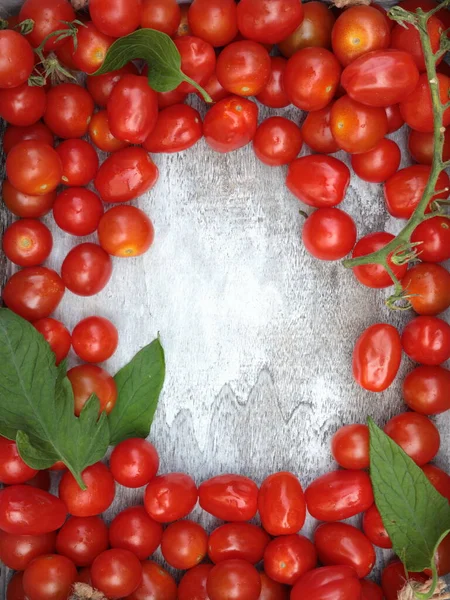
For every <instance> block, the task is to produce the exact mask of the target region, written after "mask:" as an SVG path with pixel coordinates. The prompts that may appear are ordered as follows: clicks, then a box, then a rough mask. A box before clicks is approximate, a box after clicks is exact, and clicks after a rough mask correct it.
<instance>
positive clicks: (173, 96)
mask: <svg viewBox="0 0 450 600" xmlns="http://www.w3.org/2000/svg"><path fill="white" fill-rule="evenodd" d="M144 71H145V67H144ZM144 71H143V72H142V74H144ZM214 77H215V74H214V73H213V74H212V75H211V77H210V79H208V84H209V82H210V81H211V78H214ZM217 83H218V85H220V84H219V82H217ZM206 86H207V84H205V85H204V86H202V87H203V88H204V89H205V90H206ZM220 87H221V88H222V86H220ZM207 91H208V90H207ZM224 91H225V90H224ZM225 95H226V96H228V92H226V93H225ZM157 96H158V108H159V110H162V109H163V108H167V107H168V106H173V105H174V104H183V102H184V101H185V100H186V98H187V97H188V94H185V93H184V92H180V90H178V88H175V89H174V90H172V91H171V92H158V93H157ZM198 97H199V98H201V99H202V100H203V96H202V95H201V94H199V96H198Z"/></svg>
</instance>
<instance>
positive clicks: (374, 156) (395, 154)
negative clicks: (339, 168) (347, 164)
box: [351, 138, 402, 183]
mask: <svg viewBox="0 0 450 600" xmlns="http://www.w3.org/2000/svg"><path fill="white" fill-rule="evenodd" d="M401 157H402V156H401V152H400V148H399V147H398V145H397V144H396V143H395V142H394V141H392V140H388V139H386V138H384V139H382V140H381V141H380V142H378V144H377V145H376V146H375V147H374V148H372V150H369V151H368V152H363V153H362V154H352V157H351V160H352V168H353V170H354V171H355V173H356V175H358V177H360V178H361V179H363V180H364V181H369V182H370V183H382V182H383V181H386V179H389V177H391V176H392V175H393V174H394V173H395V172H396V171H397V169H398V167H399V166H400V160H401Z"/></svg>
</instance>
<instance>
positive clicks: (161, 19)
mask: <svg viewBox="0 0 450 600" xmlns="http://www.w3.org/2000/svg"><path fill="white" fill-rule="evenodd" d="M180 20H181V10H180V6H179V4H177V1H176V0H143V1H142V5H141V27H148V28H150V29H156V30H157V31H162V32H163V33H167V35H170V36H173V35H175V33H176V31H177V29H178V26H179V24H180Z"/></svg>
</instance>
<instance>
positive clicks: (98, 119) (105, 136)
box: [89, 110, 129, 152]
mask: <svg viewBox="0 0 450 600" xmlns="http://www.w3.org/2000/svg"><path fill="white" fill-rule="evenodd" d="M89 136H90V138H91V140H92V143H93V144H95V145H96V146H97V148H100V150H103V151H104V152H117V150H121V149H122V148H126V147H127V146H128V145H129V144H128V142H124V141H123V140H118V139H117V138H116V137H114V136H113V134H112V133H111V129H110V127H109V121H108V114H107V112H106V110H100V111H99V112H97V113H95V114H94V115H92V119H91V120H90V122H89Z"/></svg>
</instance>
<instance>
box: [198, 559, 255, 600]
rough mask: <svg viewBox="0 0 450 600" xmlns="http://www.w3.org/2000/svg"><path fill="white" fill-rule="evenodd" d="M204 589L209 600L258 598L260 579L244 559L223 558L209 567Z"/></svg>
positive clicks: (253, 568) (253, 599) (247, 599)
mask: <svg viewBox="0 0 450 600" xmlns="http://www.w3.org/2000/svg"><path fill="white" fill-rule="evenodd" d="M206 590H207V592H208V596H209V598H210V600H227V599H229V598H239V600H258V599H259V594H260V592H261V580H260V578H259V573H258V571H257V570H256V569H255V567H254V566H253V565H251V564H250V563H249V562H247V561H245V560H241V559H239V558H233V559H230V560H224V561H223V562H220V563H219V564H217V565H215V566H214V567H213V568H212V569H211V571H210V572H209V574H208V579H207V582H206Z"/></svg>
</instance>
